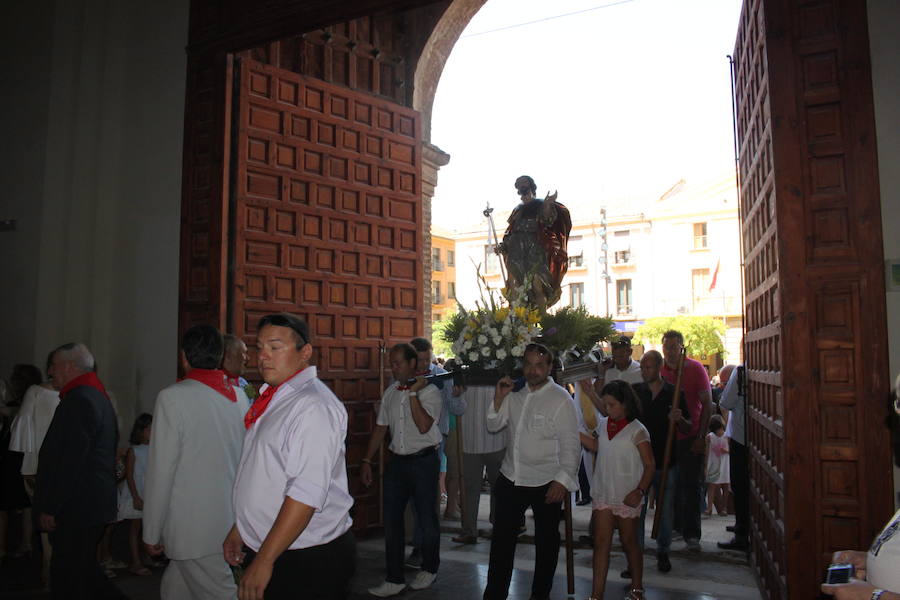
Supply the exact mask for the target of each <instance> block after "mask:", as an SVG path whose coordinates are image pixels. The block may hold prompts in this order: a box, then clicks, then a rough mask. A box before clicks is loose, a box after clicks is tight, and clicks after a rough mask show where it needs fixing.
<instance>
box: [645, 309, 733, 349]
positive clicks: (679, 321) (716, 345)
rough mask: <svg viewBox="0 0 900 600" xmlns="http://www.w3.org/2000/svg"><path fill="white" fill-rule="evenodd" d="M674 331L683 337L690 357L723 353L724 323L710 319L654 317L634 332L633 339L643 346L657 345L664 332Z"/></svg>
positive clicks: (681, 316)
mask: <svg viewBox="0 0 900 600" xmlns="http://www.w3.org/2000/svg"><path fill="white" fill-rule="evenodd" d="M670 329H674V330H676V331H680V332H681V334H682V335H683V336H684V345H685V346H686V347H687V351H688V354H690V355H691V356H709V355H710V354H715V353H717V352H721V353H723V355H724V353H725V344H724V343H723V342H722V339H723V337H724V336H725V323H723V322H722V321H720V320H718V319H714V318H712V317H693V316H684V315H680V316H677V317H656V318H653V319H647V322H646V323H644V324H643V325H641V326H640V327H638V329H637V331H635V332H634V339H635V340H636V341H637V342H638V343H640V344H644V345H645V346H646V345H647V344H659V343H660V342H661V341H662V336H663V334H664V333H665V332H666V331H669V330H670Z"/></svg>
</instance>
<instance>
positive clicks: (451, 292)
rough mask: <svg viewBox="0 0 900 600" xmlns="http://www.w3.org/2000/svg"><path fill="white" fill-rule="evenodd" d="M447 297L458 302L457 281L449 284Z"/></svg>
mask: <svg viewBox="0 0 900 600" xmlns="http://www.w3.org/2000/svg"><path fill="white" fill-rule="evenodd" d="M447 297H448V298H453V299H454V300H456V282H455V281H448V282H447Z"/></svg>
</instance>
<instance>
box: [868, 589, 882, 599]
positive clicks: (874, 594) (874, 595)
mask: <svg viewBox="0 0 900 600" xmlns="http://www.w3.org/2000/svg"><path fill="white" fill-rule="evenodd" d="M883 593H884V590H880V589H875V590H873V591H872V597H871V599H870V600H878V599H879V598H881V595H882V594H883Z"/></svg>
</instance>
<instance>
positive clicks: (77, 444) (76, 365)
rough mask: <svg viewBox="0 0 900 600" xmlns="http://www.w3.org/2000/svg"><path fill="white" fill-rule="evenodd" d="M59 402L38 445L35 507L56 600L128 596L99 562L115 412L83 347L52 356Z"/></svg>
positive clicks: (109, 497) (111, 485)
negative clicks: (47, 542) (49, 548)
mask: <svg viewBox="0 0 900 600" xmlns="http://www.w3.org/2000/svg"><path fill="white" fill-rule="evenodd" d="M48 373H49V375H50V379H51V380H52V382H53V387H54V388H56V389H58V390H60V392H59V395H60V403H59V406H58V407H57V409H56V413H55V414H54V416H53V420H52V421H51V422H50V428H49V429H48V430H47V435H46V437H45V438H44V441H43V443H42V444H41V450H40V455H39V462H38V472H37V483H36V488H35V496H34V509H35V512H36V513H37V514H38V515H39V518H38V521H39V523H40V526H41V529H42V530H44V531H47V532H49V534H50V535H49V537H50V544H51V545H52V546H53V556H52V558H51V560H50V595H51V598H53V599H54V600H56V599H61V598H66V599H73V600H81V599H84V600H88V599H90V600H93V599H95V598H99V599H106V598H125V596H124V595H123V594H122V593H121V592H120V591H119V590H118V589H116V587H115V586H113V585H112V584H111V583H110V582H109V580H108V579H107V578H106V576H105V575H104V574H103V571H102V570H101V569H100V565H98V564H97V543H98V542H99V541H100V537H101V536H102V535H103V530H104V528H105V526H106V525H107V524H108V523H112V522H113V521H115V520H116V511H117V507H116V503H117V495H116V474H115V462H116V446H117V445H118V440H119V431H118V425H117V423H116V414H115V411H114V410H113V407H112V404H111V403H110V401H109V395H108V394H107V393H106V389H104V387H103V383H101V381H100V379H99V378H98V377H97V374H96V373H95V372H94V357H93V356H92V355H91V353H90V351H89V350H88V349H87V347H86V346H84V345H83V344H65V345H63V346H60V347H59V348H57V349H56V350H54V351H53V353H52V355H51V358H50V366H49V368H48Z"/></svg>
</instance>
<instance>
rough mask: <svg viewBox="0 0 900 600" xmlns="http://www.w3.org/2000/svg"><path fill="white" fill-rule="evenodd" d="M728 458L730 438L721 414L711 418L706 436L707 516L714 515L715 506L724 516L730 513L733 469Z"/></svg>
mask: <svg viewBox="0 0 900 600" xmlns="http://www.w3.org/2000/svg"><path fill="white" fill-rule="evenodd" d="M729 460H730V459H729V458H728V438H727V437H725V421H724V420H723V419H722V417H721V416H719V415H713V416H712V417H711V418H710V420H709V433H708V434H707V436H706V483H707V484H708V486H709V487H708V488H707V497H706V513H705V514H706V516H711V515H712V509H713V506H715V507H716V512H717V513H719V514H720V515H722V516H725V515H727V514H728V487H729V486H730V485H731V469H730V468H729V463H728V461H729Z"/></svg>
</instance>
